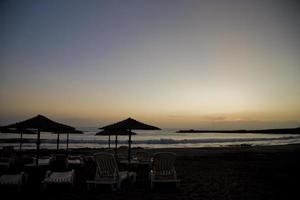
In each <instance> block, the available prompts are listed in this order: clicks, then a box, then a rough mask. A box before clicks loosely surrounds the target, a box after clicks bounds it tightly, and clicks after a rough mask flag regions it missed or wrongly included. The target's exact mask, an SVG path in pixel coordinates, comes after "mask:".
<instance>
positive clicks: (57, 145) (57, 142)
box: [56, 133, 59, 152]
mask: <svg viewBox="0 0 300 200" xmlns="http://www.w3.org/2000/svg"><path fill="white" fill-rule="evenodd" d="M58 149H59V133H57V140H56V151H57V152H58Z"/></svg>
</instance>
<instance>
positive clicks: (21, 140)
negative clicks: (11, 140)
mask: <svg viewBox="0 0 300 200" xmlns="http://www.w3.org/2000/svg"><path fill="white" fill-rule="evenodd" d="M22 142H23V132H22V131H21V138H20V152H21V150H22Z"/></svg>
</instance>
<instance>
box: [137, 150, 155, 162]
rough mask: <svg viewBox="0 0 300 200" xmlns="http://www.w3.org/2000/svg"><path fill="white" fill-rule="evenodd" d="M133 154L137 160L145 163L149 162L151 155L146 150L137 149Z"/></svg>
mask: <svg viewBox="0 0 300 200" xmlns="http://www.w3.org/2000/svg"><path fill="white" fill-rule="evenodd" d="M135 155H136V158H137V160H138V161H139V162H141V163H145V164H150V163H151V156H150V153H149V152H148V151H137V152H136V154H135Z"/></svg>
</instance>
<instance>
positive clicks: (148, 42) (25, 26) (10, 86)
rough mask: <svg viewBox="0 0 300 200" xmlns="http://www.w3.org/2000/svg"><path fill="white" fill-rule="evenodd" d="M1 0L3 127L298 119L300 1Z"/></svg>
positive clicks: (259, 124) (275, 124) (274, 124)
mask: <svg viewBox="0 0 300 200" xmlns="http://www.w3.org/2000/svg"><path fill="white" fill-rule="evenodd" d="M292 2H296V1H284V0H282V1H276V0H272V1H267V0H265V1H261V0H256V1H255V0H251V1H250V0H249V1H247V0H246V1H240V0H230V1H229V0H222V1H221V0H219V1H217V0H216V1H214V0H207V1H201V0H199V1H197V0H194V1H192V0H186V1H182V0H163V1H161V0H145V1H139V0H136V1H131V0H127V1H121V0H120V1H111V0H107V1H101V0H98V1H93V0H88V1H84V0H63V1H59V0H36V1H33V0H27V1H21V0H20V1H1V2H0V24H1V26H0V74H1V79H0V125H6V124H8V123H13V122H16V121H18V120H23V119H27V118H29V117H33V116H35V115H37V114H43V115H45V116H47V117H49V118H51V119H54V120H57V121H60V122H64V123H68V124H69V125H73V126H99V127H100V126H102V125H106V124H107V123H112V122H115V121H119V120H122V119H125V118H127V117H133V118H136V119H138V120H140V121H143V122H146V123H150V124H154V125H156V126H159V127H161V128H204V129H222V128H224V129H235V128H279V127H297V126H300V37H299V35H300V11H299V9H300V4H297V3H292Z"/></svg>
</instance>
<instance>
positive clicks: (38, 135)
mask: <svg viewBox="0 0 300 200" xmlns="http://www.w3.org/2000/svg"><path fill="white" fill-rule="evenodd" d="M40 137H41V133H40V129H38V134H37V141H36V161H35V162H36V165H37V166H38V165H39V154H40Z"/></svg>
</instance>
